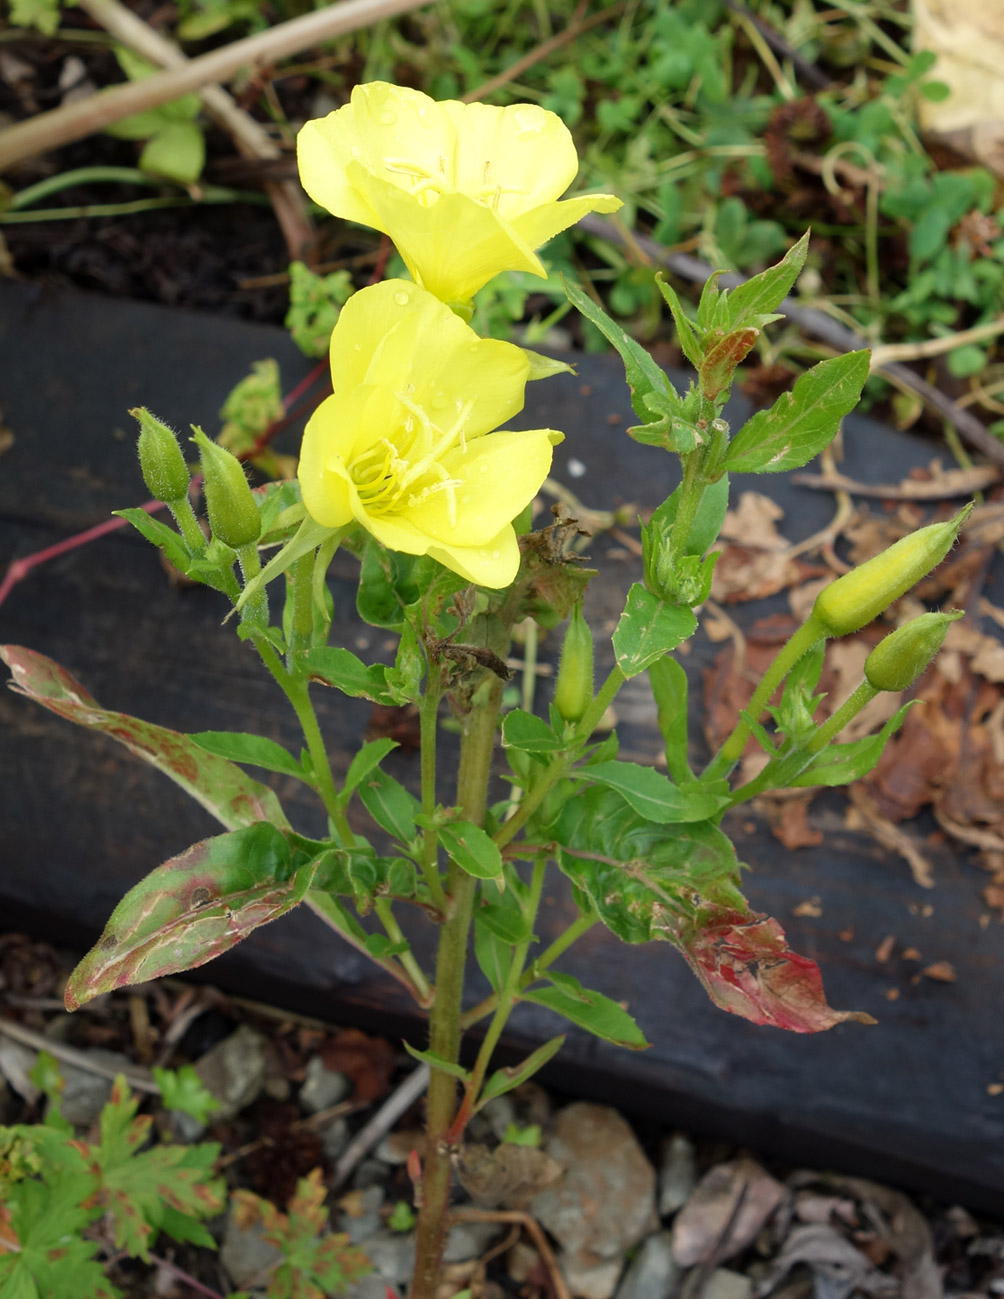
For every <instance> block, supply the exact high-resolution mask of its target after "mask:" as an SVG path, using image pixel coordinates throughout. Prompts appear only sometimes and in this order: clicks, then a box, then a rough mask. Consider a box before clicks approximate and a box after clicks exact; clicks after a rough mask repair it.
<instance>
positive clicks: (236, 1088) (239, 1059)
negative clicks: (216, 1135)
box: [195, 1024, 267, 1123]
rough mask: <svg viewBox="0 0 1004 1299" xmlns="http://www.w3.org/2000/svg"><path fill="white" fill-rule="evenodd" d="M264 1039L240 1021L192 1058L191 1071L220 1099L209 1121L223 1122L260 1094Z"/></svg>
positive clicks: (263, 1062) (263, 1070)
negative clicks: (194, 1061)
mask: <svg viewBox="0 0 1004 1299" xmlns="http://www.w3.org/2000/svg"><path fill="white" fill-rule="evenodd" d="M266 1048H267V1042H266V1039H265V1038H264V1037H263V1036H262V1035H261V1033H258V1032H257V1031H256V1030H255V1029H253V1028H251V1026H250V1025H249V1024H241V1026H240V1027H239V1028H237V1029H235V1030H234V1031H233V1032H232V1033H231V1034H230V1036H229V1037H225V1038H224V1039H223V1041H222V1042H217V1044H216V1045H215V1046H214V1047H213V1048H212V1049H211V1050H209V1051H207V1052H206V1054H205V1055H204V1056H203V1057H202V1058H201V1059H200V1060H198V1061H197V1062H196V1065H195V1072H196V1073H197V1074H198V1075H199V1078H200V1079H201V1080H202V1083H203V1085H204V1086H205V1087H207V1088H208V1089H209V1091H211V1092H212V1094H213V1095H214V1096H215V1097H216V1099H217V1100H218V1101H219V1102H220V1108H219V1109H218V1110H215V1111H214V1112H213V1122H215V1123H223V1122H226V1121H227V1120H228V1119H232V1118H233V1117H234V1116H235V1115H236V1114H239V1113H240V1112H241V1110H242V1109H244V1108H245V1106H247V1105H250V1104H251V1102H252V1101H254V1100H256V1099H257V1097H258V1096H259V1095H260V1094H261V1090H262V1087H263V1086H264V1083H265V1072H266V1064H267V1061H266Z"/></svg>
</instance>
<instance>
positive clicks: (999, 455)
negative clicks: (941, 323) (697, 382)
mask: <svg viewBox="0 0 1004 1299" xmlns="http://www.w3.org/2000/svg"><path fill="white" fill-rule="evenodd" d="M579 229H580V230H585V231H587V232H588V233H589V234H594V235H599V236H600V238H602V239H606V240H608V241H609V242H610V243H615V244H620V245H623V244H624V243H625V242H626V241H625V240H624V238H623V236H622V234H621V233H620V231H618V229H617V227H616V225H615V224H614V223H613V222H612V221H608V220H606V219H605V218H604V217H601V216H597V215H595V214H591V215H589V216H584V217H583V218H582V220H581V221H580V222H579ZM634 238H635V239H636V240H637V242H638V244H639V245H640V246H641V247H642V248H643V249H644V251H645V253H646V254H647V255H648V256H649V257H651V258H652V260H653V261H655V262H658V263H659V264H661V265H662V266H665V267H666V268H667V269H668V270H670V271H672V272H673V274H674V275H679V276H680V278H681V279H684V280H690V281H692V282H694V283H697V284H703V283H704V281H705V280H707V279H709V278H710V276H711V275H713V274H714V271H713V268H712V267H711V266H709V265H708V264H707V262H702V261H701V260H700V259H699V258H697V257H691V256H690V255H689V254H688V253H679V252H669V251H667V249H665V248H663V247H662V246H661V245H660V244H658V243H656V241H655V240H654V239H652V238H651V237H650V236H649V235H640V234H636V235H635V236H634ZM747 278H748V277H747V276H745V275H736V274H734V273H732V272H727V273H725V274H723V275H721V276H720V277H719V280H718V283H719V285H720V287H721V288H723V289H733V288H735V287H736V286H737V285H739V284H745V282H746V280H747ZM778 311H779V312H781V313H782V314H783V315H785V316H786V317H787V318H788V319H789V320H791V321H793V322H794V323H795V324H796V325H798V326H799V328H800V329H802V330H804V331H805V333H806V334H808V335H809V336H810V337H812V338H818V339H820V340H822V341H823V342H825V343H828V344H829V345H830V346H831V347H834V348H836V349H837V350H838V351H841V352H855V351H858V350H859V349H861V348H868V347H870V345H871V344H870V343H869V341H868V339H866V338H863V337H862V336H861V335H860V334H857V333H855V332H854V330H853V329H848V328H847V327H846V325H841V324H840V323H839V322H838V321H836V320H833V319H832V318H831V317H830V316H827V315H826V314H825V313H824V312H822V311H818V310H817V309H816V308H815V307H803V306H801V305H800V304H799V303H797V302H795V301H794V300H793V299H791V298H785V300H784V301H783V302H782V303H781V305H780V306H779V307H778ZM876 370H877V372H878V373H880V374H882V375H884V376H885V377H886V378H888V379H890V380H891V381H892V382H894V383H896V384H898V385H901V386H902V387H904V388H909V389H911V390H912V391H913V392H915V393H916V394H917V395H918V396H919V397H920V398H921V400H922V401H923V402H924V404H925V405H926V406H929V407H930V408H931V409H932V410H935V411H937V413H938V414H939V415H941V416H942V417H943V418H944V419H946V420H948V422H949V423H950V424H952V425H953V426H954V427H955V428H956V429H957V430H958V432H959V435H960V437H962V438H963V440H964V441H966V442H968V443H969V445H970V446H972V447H975V448H976V450H977V451H979V452H980V453H981V454H982V455H985V456H986V457H987V459H988V460H992V461H993V462H994V463H995V464H998V465H1004V442H1000V441H999V440H998V439H997V438H995V437H994V435H993V434H992V433H990V432H989V431H988V430H987V428H986V426H985V425H984V424H982V423H981V422H980V420H978V419H977V418H976V416H975V415H973V414H971V413H970V412H969V411H968V410H965V409H964V408H963V407H961V406H959V405H957V404H956V403H955V402H954V401H952V399H951V397H949V396H947V395H946V394H945V393H943V392H941V391H940V390H939V389H938V388H935V387H934V385H933V384H930V383H927V382H926V381H925V380H924V379H922V378H921V377H920V376H919V375H917V374H915V373H914V372H913V370H911V369H910V368H909V367H908V366H905V365H901V364H900V363H899V362H898V361H889V362H886V363H885V364H883V365H880V366H876Z"/></svg>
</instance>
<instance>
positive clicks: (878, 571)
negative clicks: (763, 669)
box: [812, 505, 973, 636]
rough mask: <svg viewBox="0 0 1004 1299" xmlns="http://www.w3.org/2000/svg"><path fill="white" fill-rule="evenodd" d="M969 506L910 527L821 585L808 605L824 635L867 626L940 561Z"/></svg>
mask: <svg viewBox="0 0 1004 1299" xmlns="http://www.w3.org/2000/svg"><path fill="white" fill-rule="evenodd" d="M972 508H973V507H972V505H967V506H966V507H965V509H962V510H960V511H959V513H958V514H957V515H956V516H955V518H954V519H949V520H948V522H947V523H932V524H931V525H930V526H929V527H926V528H919V529H918V530H917V531H916V532H911V533H910V535H909V536H908V537H904V538H903V539H902V540H901V541H897V542H896V543H895V544H894V545H892V546H890V547H889V548H888V550H883V551H882V553H881V554H880V555H876V556H875V558H874V559H869V560H868V561H867V562H866V563H864V564H860V565H859V566H858V567H857V568H853V569H851V571H850V572H849V573H845V574H844V576H843V577H838V578H837V580H836V581H835V582H831V583H830V585H829V586H827V587H824V588H823V590H822V591H820V593H819V595H817V596H816V603H815V605H814V606H813V609H812V616H813V617H814V618H815V620H816V622H817V623H819V625H820V626H821V627H822V628H823V630H824V631H825V632H826V634H827V635H828V636H849V635H850V633H851V632H854V631H859V630H860V629H861V628H862V627H865V626H867V624H868V623H870V622H871V621H872V619H873V618H877V617H878V615H879V614H880V613H882V611H883V610H884V609H888V608H889V606H890V605H891V604H892V603H893V601H894V600H898V599H899V597H900V596H901V595H903V594H904V593H905V592H906V591H909V589H910V587H911V586H913V585H915V583H917V582H919V581H920V579H921V578H922V577H926V576H927V574H928V573H930V571H931V570H932V569H933V568H936V567H937V565H938V564H940V563H941V561H942V560H943V559H944V558H945V556H946V555H947V554H948V552H949V551H950V550H951V548H952V545H953V543H954V542H955V538H956V537H957V536H958V535H959V530H960V528H961V527H962V525H963V523H965V521H966V518H967V516H968V514H969V512H970V510H971V509H972Z"/></svg>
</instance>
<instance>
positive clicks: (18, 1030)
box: [0, 1017, 160, 1096]
mask: <svg viewBox="0 0 1004 1299" xmlns="http://www.w3.org/2000/svg"><path fill="white" fill-rule="evenodd" d="M0 1034H2V1035H3V1036H4V1037H9V1038H12V1039H13V1040H14V1041H15V1042H20V1043H21V1044H22V1046H28V1047H31V1048H32V1050H35V1051H48V1052H49V1054H50V1055H52V1056H55V1058H56V1059H57V1060H62V1061H63V1063H64V1064H70V1065H73V1067H74V1068H75V1069H82V1070H84V1071H85V1072H86V1073H93V1074H97V1075H98V1076H99V1077H101V1078H111V1079H113V1080H114V1079H115V1078H117V1077H118V1075H119V1074H122V1075H123V1076H124V1078H125V1080H126V1082H127V1083H128V1084H129V1086H130V1087H131V1088H132V1089H133V1091H137V1092H146V1093H148V1094H149V1095H150V1096H159V1095H160V1088H159V1087H158V1086H157V1084H156V1083H155V1082H154V1081H153V1079H152V1078H151V1076H150V1074H149V1073H148V1071H147V1070H146V1069H136V1068H127V1067H124V1066H123V1067H121V1068H118V1067H116V1066H114V1065H109V1064H104V1063H103V1061H100V1060H95V1059H93V1057H91V1056H89V1055H88V1054H87V1052H86V1051H79V1050H77V1048H76V1047H75V1046H66V1045H65V1044H64V1043H63V1042H55V1041H53V1040H52V1039H51V1038H48V1037H46V1036H45V1035H44V1034H43V1033H36V1032H35V1031H34V1029H30V1028H26V1027H25V1026H24V1025H23V1024H15V1023H14V1021H13V1020H10V1019H4V1018H2V1017H0Z"/></svg>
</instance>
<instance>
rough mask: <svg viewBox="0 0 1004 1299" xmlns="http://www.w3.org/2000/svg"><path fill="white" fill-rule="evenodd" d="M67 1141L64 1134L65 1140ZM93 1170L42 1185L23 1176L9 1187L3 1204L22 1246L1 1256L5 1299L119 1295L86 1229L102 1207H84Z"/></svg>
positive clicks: (79, 1298)
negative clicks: (111, 1283)
mask: <svg viewBox="0 0 1004 1299" xmlns="http://www.w3.org/2000/svg"><path fill="white" fill-rule="evenodd" d="M64 1140H65V1139H64ZM94 1186H95V1180H94V1177H93V1176H92V1175H90V1174H85V1175H76V1176H60V1177H59V1178H57V1179H54V1180H53V1181H52V1182H51V1183H49V1184H45V1185H43V1183H42V1182H39V1181H34V1180H31V1181H23V1182H20V1183H18V1184H17V1185H16V1186H14V1187H11V1188H10V1189H9V1190H6V1191H5V1197H4V1198H5V1204H4V1208H5V1209H6V1210H7V1212H8V1213H9V1215H10V1229H11V1230H12V1231H13V1233H14V1235H15V1236H16V1238H17V1240H18V1242H19V1244H20V1246H21V1248H20V1251H19V1252H18V1253H11V1254H2V1255H0V1293H2V1294H3V1299H115V1297H117V1294H118V1292H117V1291H116V1290H115V1289H113V1288H112V1287H111V1286H110V1285H109V1284H108V1282H107V1281H106V1280H105V1275H104V1269H103V1268H102V1267H101V1265H100V1264H99V1263H98V1262H97V1261H96V1260H95V1258H94V1255H95V1254H96V1253H97V1249H98V1246H97V1242H95V1241H92V1240H88V1239H86V1238H84V1237H83V1235H82V1232H83V1230H84V1228H85V1227H86V1226H87V1225H88V1223H89V1222H90V1221H91V1220H92V1219H93V1218H95V1217H99V1216H100V1211H99V1212H97V1213H96V1212H94V1211H93V1210H84V1209H81V1207H80V1206H81V1204H83V1203H84V1202H85V1201H87V1200H88V1198H89V1197H90V1196H91V1195H92V1194H93V1191H94Z"/></svg>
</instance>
